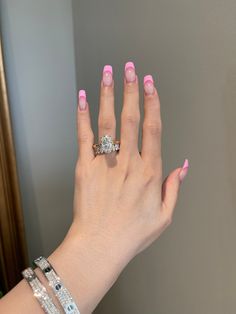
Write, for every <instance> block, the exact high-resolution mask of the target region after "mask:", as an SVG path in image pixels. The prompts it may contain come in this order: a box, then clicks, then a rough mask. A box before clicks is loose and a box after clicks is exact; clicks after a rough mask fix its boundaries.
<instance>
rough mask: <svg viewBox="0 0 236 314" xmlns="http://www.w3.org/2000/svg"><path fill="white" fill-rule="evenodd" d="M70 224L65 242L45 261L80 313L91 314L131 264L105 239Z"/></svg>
mask: <svg viewBox="0 0 236 314" xmlns="http://www.w3.org/2000/svg"><path fill="white" fill-rule="evenodd" d="M77 230H78V228H76V225H74V224H72V226H71V228H70V229H69V231H68V233H67V235H66V237H65V239H64V240H63V242H62V243H61V244H60V245H59V247H58V248H57V249H56V250H55V251H54V252H53V253H52V254H51V255H50V256H49V257H48V260H49V261H50V262H51V263H52V265H53V266H54V268H55V270H56V271H57V272H58V275H59V276H60V277H61V280H62V281H63V282H64V284H65V286H66V287H67V288H68V290H69V291H70V292H71V294H72V296H73V298H74V300H75V302H76V303H77V305H78V308H79V309H80V311H81V313H82V314H83V313H91V312H92V311H93V310H94V308H95V307H96V306H97V304H98V303H99V302H100V300H101V299H102V297H103V296H104V295H105V294H106V292H107V291H108V290H109V289H110V287H111V286H112V285H113V284H114V283H115V281H116V280H117V278H118V276H119V274H120V273H121V271H122V270H123V269H124V267H125V266H126V265H127V264H128V262H129V261H130V257H129V253H128V251H127V254H126V253H125V250H124V251H123V252H122V250H121V249H122V248H121V247H120V246H119V245H118V243H114V240H113V239H112V238H110V237H107V236H101V235H99V236H92V235H91V234H90V235H87V234H84V233H83V234H82V233H79V232H78V231H77Z"/></svg>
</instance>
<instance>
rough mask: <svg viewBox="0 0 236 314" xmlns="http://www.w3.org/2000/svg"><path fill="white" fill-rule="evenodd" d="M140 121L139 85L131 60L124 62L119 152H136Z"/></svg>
mask: <svg viewBox="0 0 236 314" xmlns="http://www.w3.org/2000/svg"><path fill="white" fill-rule="evenodd" d="M139 122H140V109H139V86H138V77H137V75H136V73H135V66H134V64H133V62H127V63H126V64H125V77H124V95H123V108H122V112H121V131H120V141H121V144H120V153H121V154H122V153H123V154H126V153H128V154H133V153H138V134H139Z"/></svg>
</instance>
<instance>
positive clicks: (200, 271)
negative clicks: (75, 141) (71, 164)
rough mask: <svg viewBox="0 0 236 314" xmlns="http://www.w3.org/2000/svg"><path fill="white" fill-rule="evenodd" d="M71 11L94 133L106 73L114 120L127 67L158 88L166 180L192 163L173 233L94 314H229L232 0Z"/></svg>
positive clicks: (234, 300) (233, 175)
mask: <svg viewBox="0 0 236 314" xmlns="http://www.w3.org/2000/svg"><path fill="white" fill-rule="evenodd" d="M95 4H96V8H95ZM73 12H74V25H75V34H74V36H75V45H76V46H75V48H76V56H77V57H76V60H77V79H78V80H77V82H78V87H79V88H86V89H87V91H88V99H89V101H90V103H91V107H92V108H94V109H92V110H93V112H92V113H93V122H94V127H95V129H96V128H97V126H96V124H95V123H96V118H97V117H96V115H97V108H98V106H97V104H98V95H99V94H98V92H99V89H98V82H99V80H100V76H101V70H102V67H103V65H104V64H106V63H111V64H112V65H113V66H114V72H115V80H116V83H115V84H116V96H117V98H116V99H117V102H116V109H117V114H119V113H120V110H121V99H122V80H121V78H122V75H123V73H122V72H123V66H124V63H125V62H126V61H127V60H133V61H134V62H135V64H136V67H137V71H138V74H139V76H140V81H141V82H142V78H143V75H145V74H148V73H151V74H153V76H154V78H155V79H156V80H157V85H158V90H159V93H160V97H161V104H162V107H161V109H162V120H163V127H164V130H163V145H162V146H163V162H164V171H165V174H167V173H168V172H169V171H171V170H172V169H174V168H175V167H177V166H179V165H181V164H182V162H183V160H184V158H185V157H188V158H189V162H190V169H189V174H188V177H187V178H186V181H185V182H184V184H183V186H182V188H181V194H180V199H179V202H178V205H177V207H176V212H175V215H174V221H173V224H172V226H171V227H170V228H169V229H168V230H167V231H166V233H165V234H163V235H162V237H161V238H160V240H159V241H157V242H156V243H154V244H153V245H152V246H151V247H150V248H149V249H148V250H146V251H144V252H143V253H142V254H141V255H139V256H137V258H136V259H134V260H133V261H132V262H131V263H130V264H129V265H128V267H127V268H126V270H125V271H124V272H123V273H122V275H121V276H120V278H119V280H118V282H117V283H116V284H115V286H114V287H113V289H112V290H111V291H110V292H109V293H108V294H107V296H106V298H105V299H104V300H103V302H102V303H101V304H100V306H99V307H98V309H97V312H96V313H101V314H106V313H113V314H116V313H117V314H118V313H119V314H120V313H123V314H131V313H132V314H141V313H148V314H154V313H158V314H189V313H191V314H213V313H214V314H222V313H225V314H226V313H227V314H233V313H235V309H236V297H235V296H236V294H235V291H236V270H235V265H236V252H235V239H236V167H235V160H236V146H235V134H236V125H235V117H236V103H235V99H236V94H235V91H236V42H235V39H236V13H235V12H236V4H235V0H225V1H216V0H204V1H203V0H200V1H195V0H178V1H176V0H169V1H163V0H155V1H154V0H146V1H137V0H136V1H132V0H120V1H109V0H101V1H99V5H98V4H97V2H95V1H88V0H87V1H73ZM118 127H119V125H118ZM118 131H119V130H118Z"/></svg>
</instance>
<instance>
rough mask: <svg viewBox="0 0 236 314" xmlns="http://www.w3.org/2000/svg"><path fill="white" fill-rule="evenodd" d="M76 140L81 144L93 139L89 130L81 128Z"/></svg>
mask: <svg viewBox="0 0 236 314" xmlns="http://www.w3.org/2000/svg"><path fill="white" fill-rule="evenodd" d="M78 140H79V142H80V143H82V144H84V143H88V142H91V141H93V135H92V134H91V132H89V131H86V130H81V131H80V132H79V134H78Z"/></svg>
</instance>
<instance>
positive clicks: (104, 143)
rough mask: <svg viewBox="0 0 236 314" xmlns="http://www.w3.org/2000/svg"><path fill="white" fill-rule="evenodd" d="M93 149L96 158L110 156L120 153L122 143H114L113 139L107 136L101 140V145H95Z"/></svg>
mask: <svg viewBox="0 0 236 314" xmlns="http://www.w3.org/2000/svg"><path fill="white" fill-rule="evenodd" d="M93 149H94V153H95V156H96V155H101V154H109V153H111V152H115V151H119V149H120V142H119V141H115V142H113V140H112V137H111V136H110V135H107V134H106V135H104V136H102V137H101V138H100V143H99V144H93Z"/></svg>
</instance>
